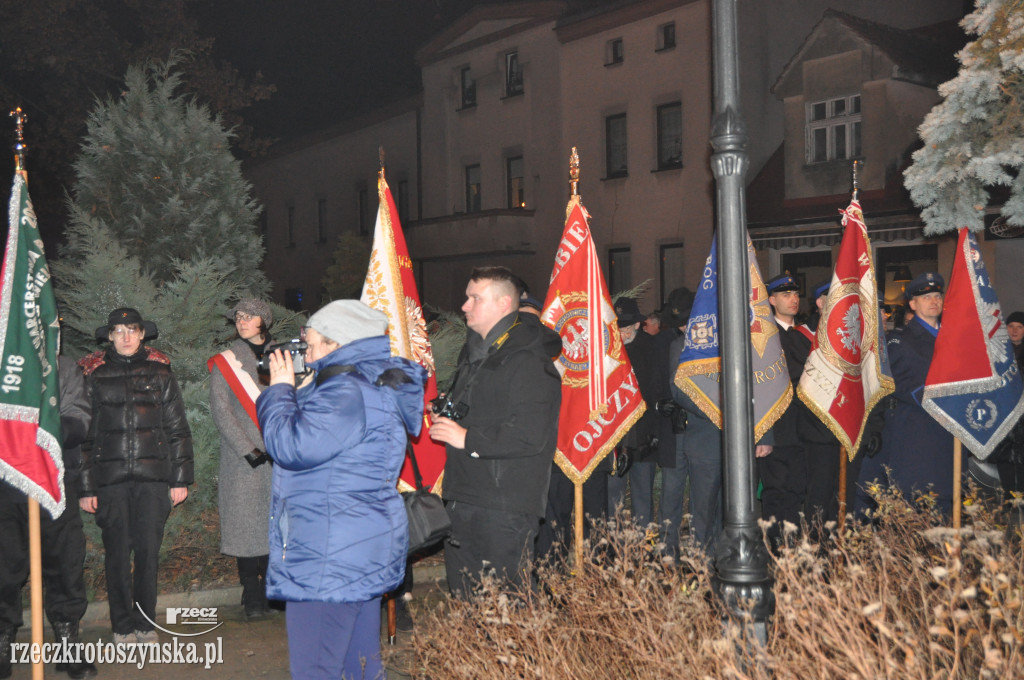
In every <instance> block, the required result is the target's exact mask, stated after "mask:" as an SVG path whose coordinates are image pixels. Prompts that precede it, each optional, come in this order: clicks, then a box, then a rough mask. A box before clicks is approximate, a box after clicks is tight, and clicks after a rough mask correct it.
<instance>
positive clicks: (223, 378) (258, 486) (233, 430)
mask: <svg viewBox="0 0 1024 680" xmlns="http://www.w3.org/2000/svg"><path fill="white" fill-rule="evenodd" d="M228 318H230V319H232V320H233V321H234V322H235V329H236V330H237V331H238V337H237V338H236V339H235V341H234V342H233V343H231V345H230V347H228V349H226V350H225V351H223V352H221V353H220V354H218V355H217V356H215V357H213V358H212V359H210V361H209V362H208V364H207V365H208V366H209V369H210V373H211V376H210V411H211V413H212V415H213V422H214V423H215V424H216V425H217V429H218V430H219V431H220V486H219V505H220V551H221V552H222V553H224V554H225V555H232V556H234V557H235V558H237V560H238V578H239V580H240V581H241V583H242V606H243V607H244V609H245V617H246V618H247V619H253V618H260V617H262V616H264V615H265V614H266V613H267V612H268V611H269V609H268V607H267V595H266V586H265V585H264V577H265V575H266V573H267V553H268V552H269V547H268V545H267V525H268V518H269V513H270V464H269V463H270V458H269V457H268V456H267V453H266V447H265V445H264V444H263V437H262V435H261V434H260V430H259V427H258V426H257V424H256V406H255V402H256V397H258V396H259V393H260V392H262V391H263V390H264V389H266V385H262V384H260V381H259V377H258V376H257V373H256V364H257V362H258V361H259V357H260V356H262V354H263V350H264V349H265V348H266V346H267V345H268V344H269V343H270V335H269V334H268V333H267V327H269V326H270V324H271V323H272V322H273V315H272V313H271V311H270V306H269V305H268V304H267V303H266V302H264V301H262V300H258V299H255V298H250V299H246V300H242V301H240V302H239V303H238V304H237V305H235V307H234V309H232V310H231V311H230V312H229V313H228Z"/></svg>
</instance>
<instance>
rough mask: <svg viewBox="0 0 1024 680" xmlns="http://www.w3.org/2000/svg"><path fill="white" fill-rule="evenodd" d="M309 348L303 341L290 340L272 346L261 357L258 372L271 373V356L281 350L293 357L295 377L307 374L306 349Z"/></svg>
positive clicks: (257, 366)
mask: <svg viewBox="0 0 1024 680" xmlns="http://www.w3.org/2000/svg"><path fill="white" fill-rule="evenodd" d="M308 347H309V345H307V344H306V343H305V342H303V341H302V340H298V339H295V340H289V341H288V342H281V343H278V344H276V345H271V346H270V347H268V348H267V349H266V350H265V351H264V352H263V356H261V357H260V360H259V362H258V363H257V364H256V371H257V372H259V373H270V355H271V354H273V353H274V352H276V351H277V350H281V351H282V352H283V353H285V354H291V355H292V365H293V366H294V367H295V375H298V374H300V373H305V372H306V349H307V348H308Z"/></svg>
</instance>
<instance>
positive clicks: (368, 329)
mask: <svg viewBox="0 0 1024 680" xmlns="http://www.w3.org/2000/svg"><path fill="white" fill-rule="evenodd" d="M306 326H307V327H309V328H312V329H314V330H315V331H316V332H317V333H319V334H320V335H322V336H324V337H325V338H328V339H329V340H333V341H334V342H336V343H338V344H339V345H347V344H348V343H350V342H354V341H356V340H362V339H363V338H372V337H375V336H378V335H384V334H385V333H386V332H387V330H388V317H387V315H386V314H385V313H384V312H379V311H377V310H376V309H373V308H372V307H369V306H368V305H365V304H363V303H362V302H360V301H359V300H335V301H334V302H330V303H328V304H327V305H325V306H324V307H321V308H320V311H318V312H317V313H316V314H314V315H313V316H311V317H309V322H308V323H307V324H306Z"/></svg>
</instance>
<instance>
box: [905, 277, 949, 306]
mask: <svg viewBox="0 0 1024 680" xmlns="http://www.w3.org/2000/svg"><path fill="white" fill-rule="evenodd" d="M945 287H946V281H945V279H943V278H942V274H938V273H936V272H925V273H924V274H918V275H917V276H915V277H914V279H913V280H912V281H911V282H910V283H908V284H907V287H906V289H905V290H904V291H903V297H904V298H906V299H907V300H910V298H914V297H917V296H918V295H927V294H928V293H941V292H943V290H944V289H945Z"/></svg>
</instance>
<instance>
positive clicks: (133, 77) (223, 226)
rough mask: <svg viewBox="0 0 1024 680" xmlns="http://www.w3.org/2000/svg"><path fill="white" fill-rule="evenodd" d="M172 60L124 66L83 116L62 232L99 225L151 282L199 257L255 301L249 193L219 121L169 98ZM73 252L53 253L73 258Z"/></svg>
mask: <svg viewBox="0 0 1024 680" xmlns="http://www.w3.org/2000/svg"><path fill="white" fill-rule="evenodd" d="M176 60H177V57H176V56H172V57H171V59H169V60H168V61H166V62H150V63H149V64H147V65H146V66H145V67H141V66H133V67H131V68H129V69H128V75H127V77H126V78H125V91H124V92H123V93H122V94H121V96H120V97H119V98H118V99H108V100H107V101H104V102H100V103H98V104H97V106H96V108H95V109H94V110H93V111H92V113H91V114H90V115H89V119H88V124H87V133H86V137H85V140H84V142H83V144H82V150H81V153H80V155H79V158H78V160H77V161H76V162H75V166H74V167H75V174H76V179H75V183H74V187H73V195H74V199H73V207H72V213H71V222H72V225H78V224H80V223H82V222H83V221H90V222H92V221H95V222H98V223H99V224H102V225H104V226H105V227H106V228H107V229H109V230H110V232H111V234H112V235H113V236H114V237H115V238H116V239H117V240H119V241H120V242H121V243H122V245H123V246H124V248H125V249H126V251H127V252H128V254H129V255H132V256H134V257H137V258H138V259H139V260H140V261H141V263H142V265H143V266H144V267H145V268H146V270H147V271H148V272H150V273H151V274H152V276H153V278H154V280H155V281H156V282H157V283H162V282H165V281H169V280H170V279H172V278H174V276H175V275H176V271H175V265H174V262H175V260H190V259H193V258H195V257H207V258H212V259H214V260H216V261H217V262H218V263H219V264H221V265H222V266H223V267H224V268H225V269H227V270H231V271H234V272H235V276H236V277H237V278H238V280H239V281H240V282H241V284H242V285H243V286H244V287H245V288H246V289H248V290H250V291H252V292H253V293H256V294H262V293H264V292H266V289H267V281H266V277H265V276H264V275H263V273H262V272H261V271H260V269H259V263H260V261H261V260H262V258H263V247H262V243H261V239H260V237H259V236H258V235H257V232H256V228H255V223H256V217H257V214H258V207H257V204H256V202H255V200H254V199H253V198H252V197H251V195H250V191H251V186H250V185H249V184H248V182H246V181H245V180H244V178H243V177H242V172H241V165H240V163H239V161H238V160H237V159H235V157H234V156H232V154H231V150H230V144H231V134H230V133H229V132H228V131H227V130H225V129H224V127H223V125H221V122H220V119H219V117H213V116H212V115H211V113H210V110H209V109H208V108H207V107H205V106H201V105H199V104H197V103H196V102H195V101H194V99H192V98H191V97H188V96H186V95H184V94H178V93H177V92H176V90H177V89H178V87H179V85H180V83H181V74H180V73H179V72H178V71H177V70H176V63H177V62H176ZM75 248H76V244H74V243H71V244H69V248H67V249H65V251H64V253H63V255H64V256H65V257H69V258H70V259H72V260H73V259H75V258H76V253H75Z"/></svg>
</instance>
